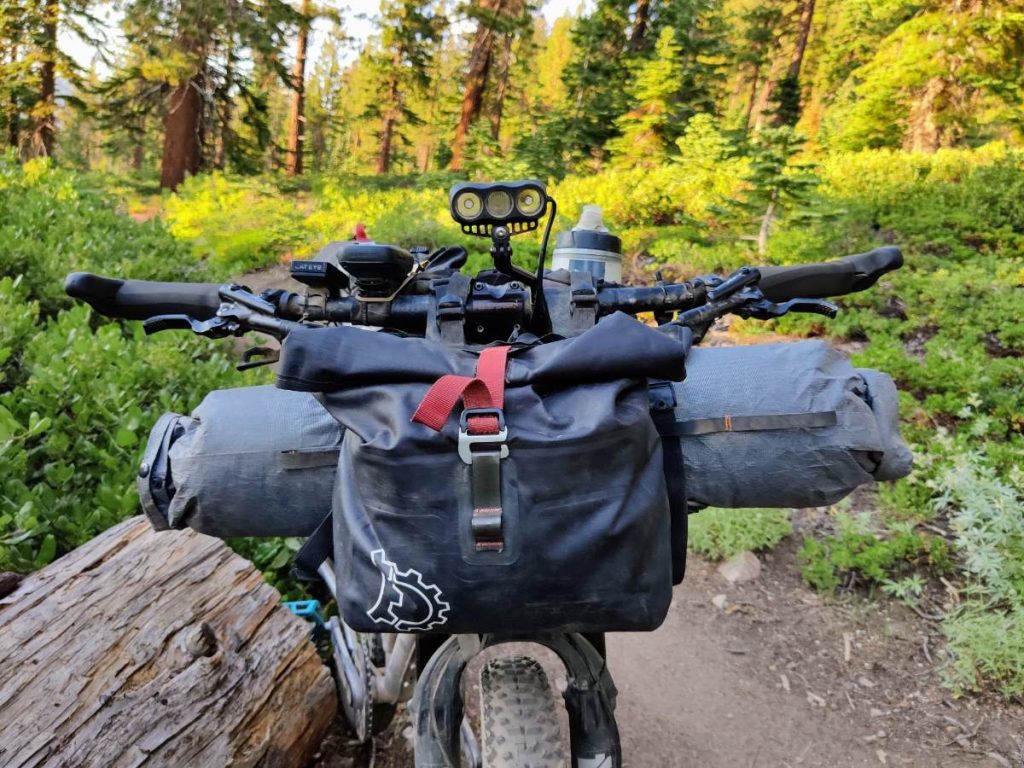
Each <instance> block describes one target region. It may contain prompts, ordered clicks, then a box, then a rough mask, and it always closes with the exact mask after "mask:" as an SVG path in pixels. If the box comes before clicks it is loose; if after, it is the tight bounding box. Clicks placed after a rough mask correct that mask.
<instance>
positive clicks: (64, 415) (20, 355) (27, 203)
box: [0, 163, 235, 570]
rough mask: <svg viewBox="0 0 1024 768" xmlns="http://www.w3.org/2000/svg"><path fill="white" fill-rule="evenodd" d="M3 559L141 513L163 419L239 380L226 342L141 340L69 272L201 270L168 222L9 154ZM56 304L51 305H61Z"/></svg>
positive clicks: (0, 509)
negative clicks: (141, 464)
mask: <svg viewBox="0 0 1024 768" xmlns="http://www.w3.org/2000/svg"><path fill="white" fill-rule="evenodd" d="M0 242H2V243H3V248H0V262H2V263H3V267H4V271H5V272H7V271H8V270H10V271H11V272H12V273H14V274H15V275H16V276H15V277H13V278H11V277H5V278H3V279H2V280H0V570H7V569H14V570H31V569H32V568H36V567H40V566H42V565H45V564H46V563H48V562H49V561H51V560H52V559H53V558H54V557H56V556H58V555H60V554H62V553H63V552H66V551H67V550H69V549H71V548H73V547H75V546H77V545H79V544H82V543H83V542H85V541H86V540H88V539H89V538H91V537H92V536H95V535H96V534H97V533H99V532H101V531H102V530H104V529H105V528H107V527H109V526H110V525H113V524H114V523H116V522H118V521H119V520H121V519H123V518H124V517H126V516H128V515H131V514H135V513H136V511H137V508H138V500H137V497H136V495H135V490H134V478H135V470H136V463H137V461H138V453H139V451H140V450H141V445H142V444H143V443H144V441H145V438H146V436H147V434H148V432H149V428H150V427H151V425H152V423H153V421H155V419H156V416H157V415H159V413H160V412H162V411H164V410H175V411H185V412H187V411H188V410H189V409H190V408H191V407H193V406H195V405H196V404H197V403H198V400H199V397H200V396H201V395H202V394H203V393H204V392H205V391H206V390H207V389H211V388H215V387H217V386H224V385H226V384H227V383H228V382H232V381H235V376H234V373H233V370H232V367H231V363H230V360H229V358H228V357H227V356H226V355H225V354H223V353H222V352H221V351H220V350H219V349H218V348H216V347H214V346H212V345H210V344H209V343H208V342H207V343H200V342H199V341H197V340H194V339H191V338H189V337H185V336H174V335H168V336H161V337H157V338H146V337H145V336H144V335H143V333H142V329H141V327H139V326H138V324H133V325H132V326H130V327H124V328H123V327H122V326H121V325H119V324H117V323H105V324H101V323H103V321H102V320H101V319H100V318H97V317H95V316H93V315H92V314H91V313H90V311H89V309H88V308H87V307H85V306H82V305H78V306H74V307H73V308H71V309H64V310H60V311H59V312H58V308H60V307H62V306H67V305H68V304H69V303H70V302H68V301H67V299H66V298H64V297H63V295H62V291H61V284H62V282H63V277H64V274H65V273H66V272H68V271H71V270H73V269H92V270H95V271H97V272H99V273H101V274H103V273H106V274H116V275H122V274H131V276H132V277H137V278H164V279H172V278H175V277H178V278H180V277H182V276H184V277H186V278H187V277H188V276H190V275H195V276H196V277H197V278H199V277H200V275H201V272H200V270H199V269H198V268H197V266H196V265H195V263H194V262H193V261H192V260H191V259H190V258H189V256H188V253H187V250H186V249H184V248H182V247H181V245H180V244H179V243H177V242H175V240H174V239H173V238H171V237H170V236H169V235H168V234H167V232H166V231H165V230H164V229H163V228H162V226H161V225H160V224H159V223H156V222H153V223H149V224H144V225H139V224H136V223H135V222H133V221H131V220H130V219H127V218H125V217H122V216H118V215H116V214H115V213H114V210H113V206H112V204H111V203H109V202H108V201H106V200H105V199H104V198H103V197H101V196H99V195H97V194H96V193H94V192H89V191H87V190H85V189H83V187H82V185H81V183H80V182H79V181H78V180H77V179H76V177H74V176H73V175H71V174H68V173H65V172H62V171H54V170H51V169H50V168H49V167H48V166H47V165H46V164H45V163H30V164H26V166H25V167H24V169H23V170H19V169H17V168H15V167H13V166H9V165H0ZM55 312H56V314H55Z"/></svg>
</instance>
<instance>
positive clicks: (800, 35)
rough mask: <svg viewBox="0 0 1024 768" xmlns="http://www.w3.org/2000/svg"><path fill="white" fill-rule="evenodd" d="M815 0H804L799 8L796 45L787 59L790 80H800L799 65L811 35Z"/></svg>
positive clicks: (787, 73) (787, 75) (802, 60)
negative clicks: (790, 56)
mask: <svg viewBox="0 0 1024 768" xmlns="http://www.w3.org/2000/svg"><path fill="white" fill-rule="evenodd" d="M814 3H815V0H804V4H803V7H802V8H801V9H800V23H799V25H798V27H797V33H796V47H795V48H794V49H793V56H792V58H790V60H789V69H788V70H787V71H786V77H788V78H789V79H790V80H794V81H799V80H800V67H801V66H802V65H803V63H804V51H806V50H807V41H808V39H810V37H811V24H812V23H813V22H814Z"/></svg>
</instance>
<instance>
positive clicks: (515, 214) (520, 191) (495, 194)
mask: <svg viewBox="0 0 1024 768" xmlns="http://www.w3.org/2000/svg"><path fill="white" fill-rule="evenodd" d="M448 201H449V203H450V207H451V213H452V218H453V219H455V221H457V222H458V223H459V224H461V225H462V229H463V231H464V232H468V233H470V234H474V235H484V236H487V235H490V233H491V228H492V227H496V226H504V227H508V230H509V233H510V234H513V235H515V234H519V233H520V232H528V231H530V230H532V229H536V228H537V226H538V224H539V222H540V219H541V218H542V217H543V216H544V212H545V210H546V209H547V204H548V196H547V192H546V191H545V189H544V184H543V182H540V181H537V180H536V179H524V180H522V181H496V182H493V183H482V184H481V183H474V182H463V183H461V184H456V185H455V186H453V187H452V188H451V190H450V191H449V192H448Z"/></svg>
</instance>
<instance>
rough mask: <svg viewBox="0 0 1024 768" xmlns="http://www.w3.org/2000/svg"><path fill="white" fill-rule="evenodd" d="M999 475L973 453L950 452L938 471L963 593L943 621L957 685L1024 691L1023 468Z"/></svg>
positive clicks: (939, 499) (950, 673) (940, 503)
mask: <svg viewBox="0 0 1024 768" xmlns="http://www.w3.org/2000/svg"><path fill="white" fill-rule="evenodd" d="M1012 480H1013V482H1015V483H1016V487H1015V486H1014V485H1012V484H1011V483H1010V482H1007V481H1003V480H1000V479H999V478H998V477H997V475H996V473H995V472H994V471H993V470H992V468H991V467H989V466H987V465H986V464H985V463H983V461H982V458H981V457H979V456H978V455H971V454H963V455H959V456H957V457H955V459H954V460H953V461H952V463H951V464H949V465H948V466H947V467H946V468H945V470H944V471H943V472H942V473H941V475H940V477H939V480H938V482H937V483H936V484H935V488H936V490H937V491H938V495H937V496H936V500H935V504H936V506H937V507H939V508H941V509H947V510H949V511H950V527H951V528H952V530H953V532H954V534H955V537H956V539H955V540H956V546H957V549H958V552H959V555H960V559H961V562H962V564H963V568H964V570H965V573H966V575H967V584H966V586H965V587H964V589H963V592H964V594H965V596H966V600H965V601H964V602H963V604H961V605H960V606H958V607H957V608H956V609H955V610H954V611H953V613H951V614H950V615H949V616H948V617H947V618H946V620H945V621H944V622H943V631H944V632H945V633H946V637H947V639H948V641H949V649H950V651H951V652H952V654H953V658H952V661H951V663H950V664H949V666H948V667H947V668H946V670H945V675H946V679H947V682H948V683H949V684H950V685H951V686H952V687H953V688H954V690H958V691H965V690H981V689H982V688H984V687H987V686H991V687H994V688H995V689H996V690H998V691H1000V692H1001V693H1002V694H1003V695H1004V696H1007V697H1015V696H1021V695H1022V694H1024V493H1022V486H1024V482H1022V481H1024V475H1022V473H1021V471H1020V468H1019V467H1017V468H1016V470H1015V474H1014V475H1013V478H1012Z"/></svg>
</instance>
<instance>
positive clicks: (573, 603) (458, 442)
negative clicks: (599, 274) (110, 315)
mask: <svg viewBox="0 0 1024 768" xmlns="http://www.w3.org/2000/svg"><path fill="white" fill-rule="evenodd" d="M686 351H687V348H686V345H685V343H684V342H681V341H679V340H677V339H675V338H672V337H670V336H668V335H665V334H664V333H660V332H659V331H657V330H655V329H653V328H650V327H647V326H645V325H643V324H642V323H640V322H638V321H636V320H634V319H633V318H630V317H628V316H626V315H622V314H619V315H612V316H610V317H608V318H607V319H605V320H602V321H601V322H600V323H598V324H597V325H596V326H595V327H593V328H591V329H590V330H588V331H586V332H584V333H582V334H581V335H579V336H575V337H573V338H569V339H562V340H558V341H553V342H550V343H546V344H535V345H532V346H525V345H524V346H511V347H509V346H492V347H486V348H483V349H481V348H457V347H453V346H446V345H445V344H443V343H441V342H438V341H433V340H430V339H422V338H403V337H400V336H395V335H391V334H386V333H380V332H372V331H366V330H363V329H360V328H354V327H338V328H323V329H299V330H296V331H293V332H292V333H291V334H289V336H288V338H287V339H286V340H285V342H284V345H283V347H282V354H281V366H280V371H279V375H278V386H280V387H284V388H288V389H297V390H304V391H310V392H317V393H320V394H319V396H320V398H321V400H322V402H323V403H324V405H325V406H326V407H327V409H328V411H330V413H331V414H332V415H334V416H335V418H337V419H338V421H339V422H340V423H341V424H342V425H343V426H344V428H345V437H344V440H343V442H342V447H341V457H340V460H339V462H338V478H337V482H336V483H335V495H334V505H333V529H334V530H333V540H334V559H335V570H336V574H335V575H336V580H337V592H338V595H337V597H338V603H339V607H340V610H341V612H342V615H343V616H344V618H345V621H346V622H347V623H348V624H349V626H351V627H353V628H354V629H356V630H358V631H367V632H369V631H376V632H381V631H383V632H395V631H398V632H406V631H413V632H424V631H437V632H446V633H460V632H508V633H514V632H522V631H543V630H564V631H612V630H650V629H653V628H655V627H657V626H658V625H659V624H660V623H661V621H662V620H663V619H664V617H665V614H666V612H667V610H668V606H669V602H670V600H671V594H672V552H671V546H670V543H669V542H670V504H669V499H668V492H667V490H666V482H665V474H664V468H663V461H662V450H661V438H660V437H659V434H658V431H657V429H656V428H655V426H654V423H653V421H652V419H651V416H650V411H649V404H648V392H647V381H646V379H647V377H654V378H658V379H667V380H673V381H678V380H680V379H682V377H683V374H684V358H685V354H686Z"/></svg>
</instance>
